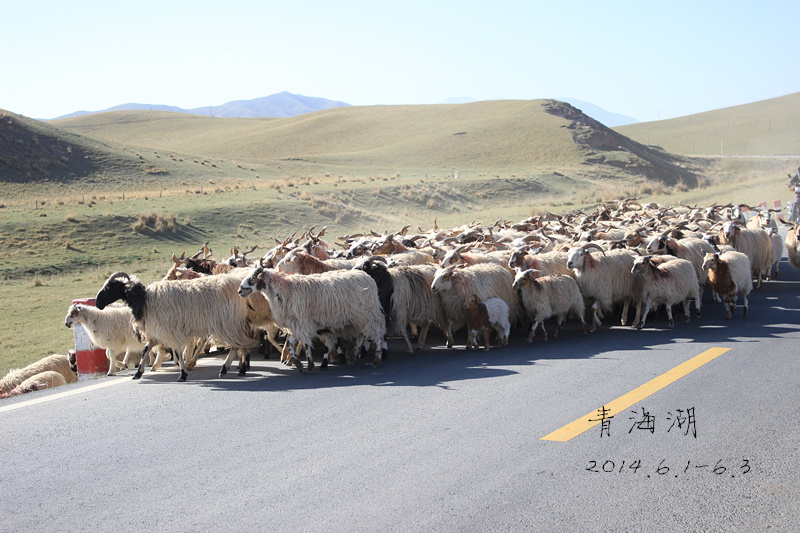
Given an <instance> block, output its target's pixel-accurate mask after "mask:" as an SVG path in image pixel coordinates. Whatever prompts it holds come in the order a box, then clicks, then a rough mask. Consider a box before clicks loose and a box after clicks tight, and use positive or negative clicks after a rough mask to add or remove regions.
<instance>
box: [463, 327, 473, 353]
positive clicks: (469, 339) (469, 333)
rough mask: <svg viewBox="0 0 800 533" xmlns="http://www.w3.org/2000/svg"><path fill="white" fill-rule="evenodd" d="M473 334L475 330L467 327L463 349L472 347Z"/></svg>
mask: <svg viewBox="0 0 800 533" xmlns="http://www.w3.org/2000/svg"><path fill="white" fill-rule="evenodd" d="M474 336H475V330H473V329H469V328H467V342H466V344H464V349H465V350H469V349H470V348H472V346H473V343H472V338H473V337H474Z"/></svg>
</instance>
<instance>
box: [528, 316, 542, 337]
mask: <svg viewBox="0 0 800 533" xmlns="http://www.w3.org/2000/svg"><path fill="white" fill-rule="evenodd" d="M539 324H541V322H539V321H537V320H536V319H534V320H533V324H531V332H530V333H528V339H527V340H528V343H531V342H533V337H535V336H536V329H537V328H538V327H539Z"/></svg>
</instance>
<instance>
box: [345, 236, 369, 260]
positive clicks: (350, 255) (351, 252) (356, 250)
mask: <svg viewBox="0 0 800 533" xmlns="http://www.w3.org/2000/svg"><path fill="white" fill-rule="evenodd" d="M368 252H369V248H368V242H367V241H366V240H360V241H357V242H354V243H353V245H352V246H350V248H349V249H348V250H347V255H346V256H345V257H346V258H347V259H355V258H356V257H361V256H362V255H366V254H367V253H368Z"/></svg>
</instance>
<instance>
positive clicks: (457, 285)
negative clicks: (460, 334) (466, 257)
mask: <svg viewBox="0 0 800 533" xmlns="http://www.w3.org/2000/svg"><path fill="white" fill-rule="evenodd" d="M513 281H514V278H513V277H512V276H511V273H510V272H509V271H508V269H507V268H506V267H502V266H500V265H497V264H493V263H483V264H476V265H473V266H470V267H465V266H462V265H453V266H449V267H447V268H443V269H439V270H438V271H437V272H436V275H435V276H434V278H433V282H432V283H431V290H432V291H433V293H434V294H437V295H438V297H439V301H440V302H441V304H442V311H443V313H444V322H445V334H446V336H447V347H448V348H452V347H453V340H454V339H453V334H454V333H455V332H456V331H458V330H459V329H461V327H463V326H464V324H465V323H466V311H465V309H464V301H465V299H466V298H467V296H470V295H472V294H475V295H476V296H478V298H480V299H481V300H482V301H485V300H488V299H489V298H500V299H502V300H503V301H504V302H506V304H507V305H508V308H509V321H510V323H511V324H519V322H520V319H521V317H522V314H521V308H520V304H519V300H518V299H517V295H516V294H514V291H513V289H512V288H511V284H512V283H513Z"/></svg>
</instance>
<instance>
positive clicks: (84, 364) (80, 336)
mask: <svg viewBox="0 0 800 533" xmlns="http://www.w3.org/2000/svg"><path fill="white" fill-rule="evenodd" d="M72 303H73V304H82V305H92V306H93V305H94V298H79V299H77V300H72ZM72 331H73V334H74V335H75V361H76V364H77V366H78V379H89V378H97V377H102V376H105V375H106V374H107V373H108V357H106V351H105V349H103V348H98V347H97V346H95V345H94V344H93V343H92V340H91V339H90V338H89V334H88V333H86V330H85V329H84V327H83V325H82V324H80V323H79V324H73V325H72Z"/></svg>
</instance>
